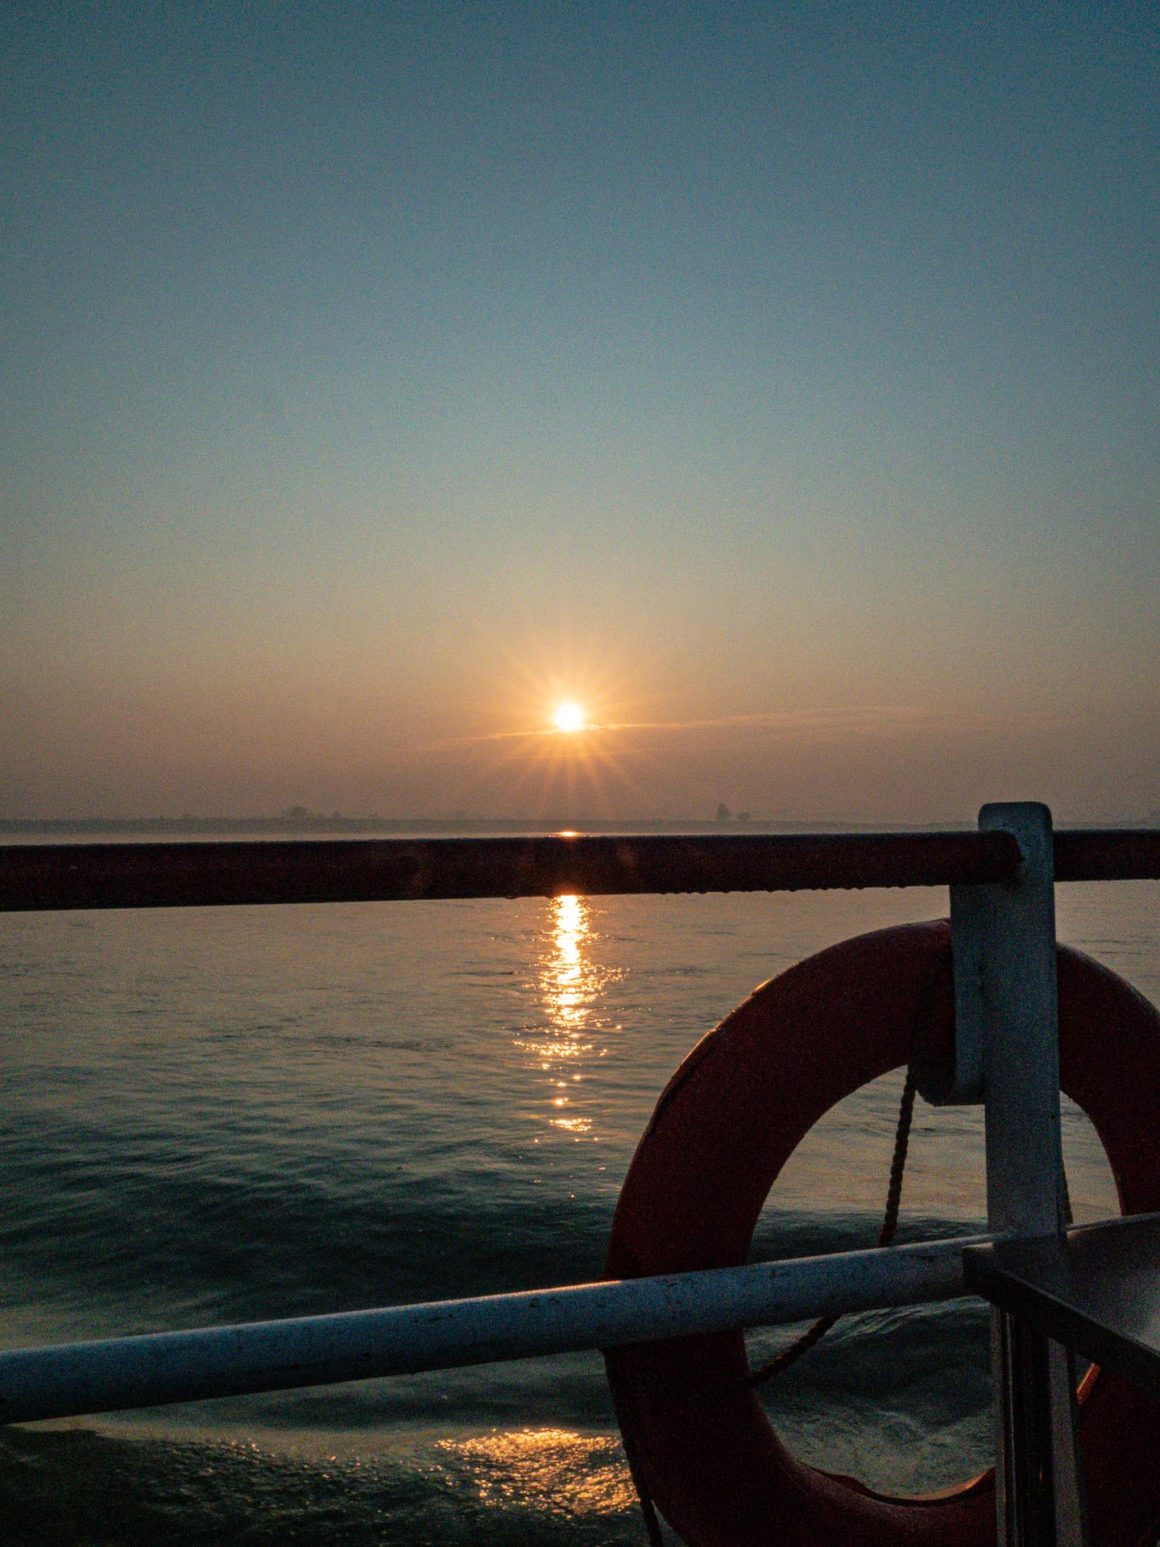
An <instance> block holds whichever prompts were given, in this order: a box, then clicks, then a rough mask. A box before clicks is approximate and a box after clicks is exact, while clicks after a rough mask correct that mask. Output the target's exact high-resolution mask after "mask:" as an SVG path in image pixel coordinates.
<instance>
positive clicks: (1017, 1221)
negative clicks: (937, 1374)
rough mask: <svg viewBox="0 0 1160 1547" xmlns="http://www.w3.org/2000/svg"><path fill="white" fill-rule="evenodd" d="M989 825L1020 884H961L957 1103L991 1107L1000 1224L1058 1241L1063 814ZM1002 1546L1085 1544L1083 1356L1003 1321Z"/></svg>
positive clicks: (1003, 812) (998, 1334)
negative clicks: (1078, 1408)
mask: <svg viewBox="0 0 1160 1547" xmlns="http://www.w3.org/2000/svg"><path fill="white" fill-rule="evenodd" d="M979 827H980V829H981V830H983V831H985V832H986V831H994V830H996V829H998V830H1001V831H1005V832H1009V833H1012V834H1013V835H1014V837H1015V838H1016V840H1017V841H1018V844H1019V848H1020V850H1021V852H1022V855H1023V863H1022V865H1021V866H1020V868H1019V871H1018V874H1017V875H1016V876H1015V878H1014V880H1012V881H1005V882H999V883H997V884H994V885H984V886H953V887H952V888H951V928H952V946H953V951H954V972H955V1021H956V1032H955V1042H956V1054H955V1071H954V1081H953V1088H954V1090H955V1092H956V1097H955V1099H958V1100H960V1101H968V1100H978V1099H979V1095H980V1094H981V1095H982V1096H983V1098H984V1101H985V1104H986V1130H987V1217H988V1225H989V1228H990V1229H991V1230H994V1231H1003V1232H1011V1233H1015V1234H1019V1235H1049V1234H1054V1233H1055V1232H1056V1231H1058V1230H1060V1229H1061V1228H1062V1227H1063V1224H1064V1206H1063V1159H1062V1151H1061V1147H1060V1127H1059V1031H1058V1012H1057V1001H1056V967H1055V893H1054V866H1053V849H1054V839H1053V834H1052V825H1051V812H1050V811H1049V810H1048V809H1047V807H1046V806H1042V805H1039V804H1037V803H1030V802H1028V803H1025V804H1024V803H1020V804H1012V805H989V806H984V807H983V809H982V811H981V812H980V813H979ZM993 1341H994V1359H995V1366H996V1369H995V1374H996V1389H997V1391H998V1396H999V1444H998V1458H997V1466H996V1474H997V1483H998V1514H999V1522H998V1523H999V1539H1000V1542H1001V1544H1003V1547H1055V1544H1058V1547H1082V1544H1083V1543H1084V1541H1085V1530H1084V1520H1083V1501H1082V1479H1081V1476H1080V1470H1079V1466H1078V1461H1077V1456H1076V1449H1075V1427H1074V1412H1075V1386H1074V1361H1073V1360H1072V1359H1071V1357H1070V1356H1069V1354H1068V1352H1067V1350H1066V1349H1063V1348H1061V1347H1060V1346H1059V1345H1058V1344H1055V1343H1051V1342H1049V1341H1048V1340H1047V1339H1046V1338H1044V1337H1042V1336H1041V1335H1040V1334H1038V1333H1034V1332H1032V1331H1031V1330H1030V1329H1029V1328H1027V1327H1025V1326H1024V1325H1022V1324H1021V1323H1020V1322H1019V1321H1018V1320H1017V1319H1015V1318H1012V1317H1009V1316H1006V1315H1004V1314H1002V1313H1000V1312H996V1313H995V1336H994V1340H993Z"/></svg>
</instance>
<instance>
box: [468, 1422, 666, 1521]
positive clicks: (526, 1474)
mask: <svg viewBox="0 0 1160 1547" xmlns="http://www.w3.org/2000/svg"><path fill="white" fill-rule="evenodd" d="M439 1449H440V1450H441V1451H443V1452H444V1454H445V1455H446V1456H447V1458H448V1460H449V1461H450V1462H452V1463H453V1464H456V1465H457V1469H458V1468H462V1469H463V1470H464V1471H466V1472H467V1473H468V1474H469V1476H470V1477H471V1479H472V1481H473V1482H474V1484H475V1486H476V1488H477V1489H478V1492H479V1498H480V1500H481V1502H482V1503H484V1504H492V1505H495V1506H497V1507H507V1508H510V1507H511V1506H512V1505H513V1504H522V1505H524V1506H525V1507H530V1508H533V1509H542V1510H550V1511H552V1512H553V1513H560V1514H570V1515H613V1514H621V1513H623V1512H624V1511H625V1510H629V1509H632V1508H633V1507H634V1505H635V1502H636V1495H635V1493H634V1492H633V1488H632V1483H631V1481H630V1479H629V1475H628V1468H627V1467H626V1466H625V1464H624V1461H623V1458H622V1456H621V1452H620V1445H619V1443H618V1442H617V1441H616V1440H615V1439H614V1438H613V1437H612V1436H611V1435H599V1434H589V1435H582V1434H575V1433H573V1432H572V1431H571V1430H568V1429H516V1430H509V1431H507V1432H501V1431H496V1432H493V1433H491V1434H482V1435H478V1436H476V1437H475V1438H473V1439H468V1440H440V1441H439Z"/></svg>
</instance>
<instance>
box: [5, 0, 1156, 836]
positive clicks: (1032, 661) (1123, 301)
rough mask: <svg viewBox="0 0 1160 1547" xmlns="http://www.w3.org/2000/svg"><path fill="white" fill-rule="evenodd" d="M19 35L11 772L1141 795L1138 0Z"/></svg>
mask: <svg viewBox="0 0 1160 1547" xmlns="http://www.w3.org/2000/svg"><path fill="white" fill-rule="evenodd" d="M0 53H2V56H3V66H2V69H3V79H4V91H3V102H4V107H3V112H4V124H3V129H4V142H5V145H6V147H7V150H6V155H5V158H4V169H3V171H2V173H0V176H2V178H3V182H2V187H3V199H4V206H5V210H4V216H5V218H4V228H5V230H6V232H7V238H8V239H7V241H6V243H5V247H4V253H3V258H2V269H0V274H2V282H3V286H4V293H5V305H4V308H3V315H4V323H3V326H4V347H3V359H2V362H0V429H2V435H0V439H2V443H3V453H2V458H3V460H2V467H0V479H2V482H0V502H2V503H0V689H2V691H3V694H4V700H5V703H6V705H7V706H8V707H7V709H6V711H5V713H4V716H3V726H2V727H0V814H8V815H52V814H77V815H81V814H96V813H105V814H110V815H115V814H124V813H128V812H144V813H146V814H151V813H156V812H162V811H165V812H179V811H200V812H210V811H213V812H219V811H220V812H249V811H264V810H276V809H279V808H280V807H281V806H283V805H288V804H294V803H298V802H302V803H305V804H307V805H310V806H312V807H318V808H320V809H326V810H332V809H339V810H343V811H371V810H374V811H377V812H379V813H381V814H395V815H405V814H416V815H434V814H438V813H442V812H446V811H453V810H468V811H471V812H473V813H477V814H479V815H502V814H524V813H526V814H530V815H551V816H568V815H571V816H577V817H584V816H599V815H606V816H633V815H639V816H657V815H682V814H684V815H691V816H698V815H704V814H707V812H708V811H710V810H712V809H714V808H715V806H716V803H717V801H718V800H719V799H724V800H726V801H727V802H728V803H729V804H730V805H732V806H733V807H734V808H738V807H748V808H750V809H752V810H753V811H755V812H756V813H758V814H760V815H762V816H765V817H768V818H771V819H774V818H776V817H777V816H783V817H804V818H809V817H836V818H841V817H849V818H851V819H858V820H875V819H883V820H887V819H892V820H916V821H918V820H923V821H925V820H938V819H941V818H944V817H945V818H950V817H969V816H971V815H972V814H973V812H974V809H975V807H976V806H977V805H978V804H980V803H981V802H982V801H984V800H987V799H1001V798H1017V797H1024V796H1026V797H1036V798H1043V799H1048V800H1050V801H1052V802H1053V803H1054V804H1055V805H1056V807H1057V809H1058V810H1059V813H1060V814H1061V815H1063V816H1076V817H1094V818H1099V817H1107V816H1116V815H1120V816H1138V815H1143V814H1145V813H1146V812H1147V811H1148V810H1150V809H1155V808H1158V807H1160V702H1158V699H1160V693H1158V690H1157V673H1156V664H1155V663H1156V655H1157V644H1158V643H1160V640H1158V634H1160V629H1158V626H1157V622H1156V607H1155V601H1154V596H1155V584H1156V579H1157V570H1158V563H1157V559H1158V554H1160V511H1158V502H1157V492H1158V488H1160V476H1158V475H1160V450H1158V440H1157V420H1156V403H1157V390H1156V389H1157V379H1156V378H1157V359H1158V348H1157V346H1158V336H1157V334H1158V329H1157V296H1158V295H1160V284H1158V280H1160V274H1158V272H1157V270H1158V267H1160V264H1158V259H1157V253H1158V247H1157V207H1158V200H1157V194H1158V184H1160V179H1158V161H1160V132H1158V131H1160V122H1158V120H1160V79H1158V75H1160V16H1158V13H1157V12H1156V10H1155V8H1154V7H1151V6H1144V5H1126V4H1125V5H1120V4H1111V5H1101V6H1098V7H1097V6H1020V7H1016V6H1000V5H994V6H990V5H967V4H954V3H951V4H946V5H940V6H929V5H905V4H903V5H898V4H892V5H889V6H885V5H882V6H879V5H857V4H848V5H825V4H819V5H809V6H805V5H803V6H782V5H773V4H765V5H755V4H748V3H731V4H719V5H712V4H659V3H657V4H647V5H646V4H634V3H624V4H604V3H583V4H581V3H569V4H552V3H542V4H531V3H526V4H525V3H506V0H494V3H491V4H472V3H458V4H452V3H447V4H421V5H420V4H390V5H382V4H375V5H372V4H366V5H358V4H345V3H335V4H331V5H317V4H307V3H302V4H290V3H283V4H274V3H270V4H256V3H254V4H250V3H244V4H234V5H213V4H209V5H199V6H186V5H176V4H174V5H165V4H153V5H132V4H127V5H117V6H113V5H83V4H69V5H53V4H39V5H36V6H21V5H13V6H10V7H7V8H6V10H5V13H4V18H3V20H2V21H0ZM560 696H568V697H574V698H577V699H579V700H580V701H581V702H582V703H584V704H585V707H586V708H587V709H588V711H589V715H590V719H591V721H592V724H593V727H594V728H592V729H590V730H588V731H586V732H584V733H582V734H580V735H579V736H573V737H570V738H562V737H560V736H558V735H553V734H552V733H550V732H548V733H547V734H545V728H546V727H547V726H548V725H549V724H550V714H551V708H552V704H553V703H554V702H555V701H556V699H557V698H558V697H560Z"/></svg>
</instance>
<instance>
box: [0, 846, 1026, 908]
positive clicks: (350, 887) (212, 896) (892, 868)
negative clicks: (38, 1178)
mask: <svg viewBox="0 0 1160 1547" xmlns="http://www.w3.org/2000/svg"><path fill="white" fill-rule="evenodd" d="M1019 863H1020V855H1019V849H1018V846H1017V844H1016V843H1015V840H1014V839H1013V838H1012V837H1010V835H1009V834H1006V833H977V832H954V833H855V834H830V833H826V834H820V835H818V834H809V835H799V834H794V835H792V836H781V835H766V836H761V835H757V834H745V835H738V836H734V835H732V834H728V835H712V836H693V837H678V836H670V835H664V836H658V835H649V836H646V837H588V836H579V835H578V836H563V835H560V836H554V837H513V838H428V839H397V838H386V839H362V840H359V839H335V840H316V839H309V840H303V841H297V842H295V841H282V840H279V841H274V842H263V841H251V842H245V841H242V842H238V841H228V842H221V843H216V842H209V843H207V842H196V841H195V842H178V843H81V844H13V845H8V846H5V847H3V848H0V910H8V911H13V910H28V909H59V908H157V907H201V906H209V905H221V904H239V903H251V904H254V903H256V904H265V903H309V902H385V901H394V900H404V899H412V900H413V899H421V898H467V897H551V896H556V895H559V894H560V893H563V892H576V893H584V894H587V895H596V894H611V893H648V892H728V891H738V892H741V891H782V890H786V891H793V890H797V889H799V888H800V889H806V888H830V887H840V888H847V887H849V888H854V887H870V886H925V885H939V884H944V883H948V882H952V881H954V882H968V883H969V882H986V881H1002V880H1005V879H1007V878H1008V877H1010V876H1013V875H1014V874H1015V872H1016V870H1017V869H1018V866H1019Z"/></svg>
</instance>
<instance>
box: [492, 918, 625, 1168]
mask: <svg viewBox="0 0 1160 1547" xmlns="http://www.w3.org/2000/svg"><path fill="white" fill-rule="evenodd" d="M548 909H549V912H548V918H547V921H546V927H545V928H544V929H543V930H542V932H541V935H540V948H539V950H538V952H537V958H536V984H535V986H536V989H537V991H538V995H539V1000H540V1005H541V1007H542V1009H543V1013H544V1020H543V1022H542V1023H541V1024H539V1025H535V1026H529V1027H526V1028H525V1030H524V1033H523V1035H522V1036H521V1037H520V1038H519V1040H518V1044H517V1045H518V1046H520V1047H521V1048H522V1049H524V1051H525V1052H527V1053H529V1054H531V1056H532V1057H533V1058H534V1060H535V1061H536V1063H537V1064H538V1065H539V1068H540V1070H541V1072H542V1073H543V1074H545V1075H547V1077H548V1085H549V1089H550V1092H551V1094H550V1095H549V1097H548V1106H549V1111H550V1114H551V1115H550V1116H549V1119H548V1121H549V1123H550V1125H551V1126H552V1127H553V1128H556V1129H559V1130H560V1131H561V1132H563V1133H568V1134H571V1135H572V1136H573V1137H574V1138H576V1139H580V1138H581V1137H584V1136H593V1135H592V1118H591V1117H590V1116H589V1115H588V1114H587V1113H586V1112H585V1111H583V1110H582V1109H581V1107H582V1100H581V1092H580V1090H579V1089H578V1087H579V1086H581V1085H582V1084H583V1083H584V1080H585V1078H586V1075H587V1073H588V1071H589V1070H590V1067H591V1063H592V1061H593V1060H595V1059H597V1058H602V1057H603V1056H604V1055H605V1053H606V1052H607V1048H606V1047H604V1046H601V1045H599V1042H598V1040H597V1038H598V1037H601V1036H603V1035H604V1034H606V1033H607V1032H608V1031H610V1030H612V1029H614V1028H612V1027H610V1026H608V1024H607V1023H606V1022H603V1021H602V1020H601V1018H600V1015H599V1004H600V996H601V992H602V990H603V989H604V988H606V987H607V985H608V984H609V983H610V982H612V981H614V980H615V979H616V978H617V977H619V976H620V974H619V973H618V972H616V971H615V970H614V969H612V968H609V967H606V966H602V965H598V964H597V963H596V962H595V961H594V959H593V954H592V948H593V945H594V943H595V941H596V940H597V938H598V936H597V935H596V934H595V932H594V930H593V925H592V915H591V908H590V905H589V902H588V900H587V898H584V897H577V896H573V895H572V894H570V893H569V894H567V895H565V896H563V897H553V898H552V899H551V901H550V902H549V904H548ZM617 1029H618V1028H617Z"/></svg>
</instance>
